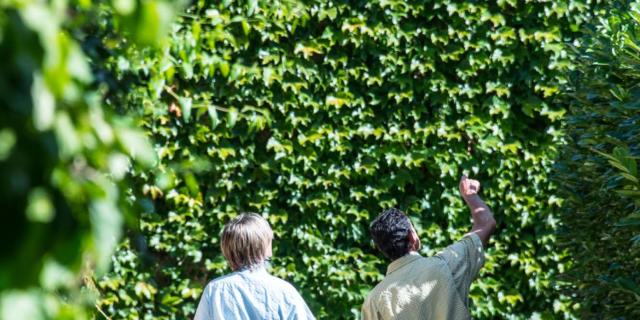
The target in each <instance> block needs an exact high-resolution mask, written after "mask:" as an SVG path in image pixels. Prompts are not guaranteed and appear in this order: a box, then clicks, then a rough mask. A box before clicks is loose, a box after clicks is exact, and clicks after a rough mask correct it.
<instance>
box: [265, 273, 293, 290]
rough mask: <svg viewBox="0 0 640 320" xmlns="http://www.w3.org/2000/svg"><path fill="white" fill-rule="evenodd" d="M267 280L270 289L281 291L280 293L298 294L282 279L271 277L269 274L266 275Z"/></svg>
mask: <svg viewBox="0 0 640 320" xmlns="http://www.w3.org/2000/svg"><path fill="white" fill-rule="evenodd" d="M267 279H268V285H269V286H270V287H271V288H272V289H277V290H281V291H284V292H286V293H295V294H298V290H297V289H296V288H295V287H294V286H293V285H292V284H291V283H289V281H287V280H284V279H282V278H279V277H277V276H274V275H271V274H268V275H267Z"/></svg>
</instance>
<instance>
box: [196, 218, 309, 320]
mask: <svg viewBox="0 0 640 320" xmlns="http://www.w3.org/2000/svg"><path fill="white" fill-rule="evenodd" d="M272 241H273V231H272V230H271V227H270V226H269V223H268V222H267V220H265V219H264V218H262V217H261V216H259V215H257V214H255V213H242V214H240V215H239V216H237V217H236V218H234V219H232V220H231V221H230V222H229V223H227V224H226V225H225V227H224V230H223V231H222V241H221V244H220V246H221V248H222V254H223V255H224V257H225V259H226V260H227V262H228V263H229V265H230V266H231V269H232V270H233V273H231V274H228V275H225V276H222V277H219V278H217V279H214V280H213V281H211V282H209V284H207V286H206V287H205V289H204V291H203V293H202V296H201V298H200V303H199V304H198V309H197V310H196V315H195V318H194V320H213V319H300V320H306V319H314V316H313V314H312V313H311V311H310V310H309V307H308V306H307V304H306V303H305V302H304V300H303V299H302V297H301V296H300V294H299V293H298V291H297V290H296V289H295V288H294V287H293V286H292V285H291V284H289V283H288V282H286V281H284V280H282V279H280V278H277V277H274V276H272V275H270V274H269V273H268V272H267V261H268V260H269V259H270V258H271V254H272V252H271V243H272Z"/></svg>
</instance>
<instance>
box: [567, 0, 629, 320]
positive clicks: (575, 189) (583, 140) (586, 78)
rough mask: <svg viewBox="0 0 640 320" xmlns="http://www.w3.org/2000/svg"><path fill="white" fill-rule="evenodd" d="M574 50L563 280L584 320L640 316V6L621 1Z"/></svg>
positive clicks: (569, 112)
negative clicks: (566, 260) (567, 262)
mask: <svg viewBox="0 0 640 320" xmlns="http://www.w3.org/2000/svg"><path fill="white" fill-rule="evenodd" d="M579 44H580V45H579V46H577V47H575V48H574V50H573V55H574V56H575V70H574V71H573V72H572V74H571V77H570V78H569V80H570V81H569V82H568V84H567V87H566V88H567V92H568V95H567V98H568V102H569V106H570V107H569V109H568V116H567V118H566V125H565V128H564V130H565V132H566V137H567V145H566V146H564V147H563V151H562V154H561V157H560V159H559V161H558V163H557V165H556V169H555V174H554V178H555V179H556V181H558V184H559V185H561V186H562V188H561V191H562V193H561V194H562V197H563V198H565V199H566V201H565V203H564V206H563V210H562V216H561V217H562V221H563V224H562V228H561V229H560V233H559V242H558V244H559V250H563V251H565V252H567V253H568V254H569V255H571V257H572V261H571V264H570V265H569V268H568V270H567V271H566V272H565V273H564V274H563V275H562V279H563V280H564V281H565V283H564V284H563V288H564V289H565V290H567V292H568V294H571V296H573V297H574V302H575V304H576V306H577V307H579V312H578V315H579V316H580V317H581V318H585V319H586V318H598V319H600V318H605V319H636V318H638V317H640V271H639V269H638V266H639V265H640V183H639V179H640V175H639V174H638V159H639V156H640V103H639V101H640V89H638V86H637V84H638V81H640V72H639V71H638V65H640V3H638V2H637V1H635V2H632V3H631V4H628V3H626V2H621V1H615V2H614V6H613V7H612V9H611V10H609V11H608V12H607V14H604V15H601V16H600V18H599V19H598V20H596V21H595V22H594V23H593V24H589V28H587V29H586V30H585V35H584V37H583V38H582V39H581V41H580V42H579Z"/></svg>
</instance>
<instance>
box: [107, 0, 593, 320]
mask: <svg viewBox="0 0 640 320" xmlns="http://www.w3.org/2000/svg"><path fill="white" fill-rule="evenodd" d="M590 6H591V2H590V1H549V2H522V1H497V2H482V1H476V2H464V1H409V2H407V1H351V2H345V1H323V2H318V3H309V4H305V3H297V2H290V1H286V2H284V1H256V0H249V1H246V2H245V1H239V2H233V3H232V2H230V1H222V2H220V3H216V4H211V3H208V2H207V1H202V0H201V1H195V2H194V3H193V4H192V6H191V7H190V8H189V9H188V10H187V11H186V13H185V14H183V15H182V16H181V18H180V21H179V23H177V24H176V25H175V26H174V27H173V29H172V30H173V32H172V38H171V41H170V49H169V50H167V51H165V52H164V53H163V54H160V55H158V54H154V53H150V52H147V51H145V50H129V51H128V52H127V56H126V58H124V57H123V56H117V55H116V56H112V57H111V58H107V60H108V61H107V68H106V69H107V70H106V72H107V73H108V74H110V76H111V77H113V79H116V80H115V81H114V83H116V84H115V85H114V86H113V88H112V93H113V96H112V97H111V98H110V101H112V104H113V105H115V106H117V107H119V106H127V108H128V109H129V110H130V111H131V112H134V113H139V114H140V115H143V116H144V119H145V121H144V123H143V124H142V125H143V127H144V129H145V130H147V132H148V133H149V134H150V135H152V136H153V139H154V144H155V148H156V150H157V153H158V155H159V157H160V163H159V164H158V165H157V167H156V168H155V169H154V170H153V171H145V172H138V173H137V174H136V176H137V178H138V179H137V184H136V185H134V186H133V190H132V192H133V196H134V197H137V198H138V199H148V200H150V201H144V203H145V212H144V213H143V214H142V216H141V219H140V225H139V228H138V229H136V230H132V232H131V234H130V236H129V237H128V239H127V240H126V241H125V242H123V243H122V245H121V247H120V249H119V251H118V253H117V254H116V255H115V257H114V270H113V273H111V274H110V275H109V276H107V277H104V278H102V279H101V280H100V283H99V287H100V289H101V292H102V294H103V296H102V297H103V299H102V301H101V303H100V306H101V308H102V309H103V310H104V311H105V312H106V313H108V314H110V315H112V316H113V317H114V318H125V319H135V318H154V319H182V318H189V317H190V316H192V314H193V312H194V310H195V306H196V303H197V300H198V298H199V295H200V293H201V290H202V288H203V286H204V285H205V284H206V282H207V281H209V280H211V279H212V278H214V277H217V276H220V275H222V274H224V273H227V272H229V269H228V268H227V265H226V263H225V262H224V259H223V258H222V256H221V254H220V249H219V238H218V235H219V232H220V230H221V227H222V226H223V224H224V223H225V222H227V221H228V220H229V219H230V218H231V217H233V216H234V215H236V214H237V213H238V212H241V211H254V212H260V213H262V214H263V215H264V216H266V217H267V218H268V219H269V221H270V222H271V224H272V226H273V228H274V231H275V234H276V239H275V243H274V245H275V248H274V254H275V257H274V260H273V266H274V267H273V272H274V273H275V274H276V275H277V276H280V277H282V278H284V279H286V280H288V281H291V282H292V283H293V284H294V285H295V286H296V287H297V288H298V289H299V290H300V291H301V293H302V294H303V296H304V297H305V298H306V300H307V302H308V303H309V305H310V307H311V308H312V310H313V311H314V313H315V314H316V315H317V316H318V317H319V318H323V319H329V318H330V319H337V318H353V317H354V316H357V315H358V314H359V308H360V305H361V303H362V301H363V299H364V297H365V295H366V294H367V292H368V291H369V290H370V289H371V288H372V287H373V286H374V285H375V283H376V282H377V281H379V280H380V279H381V278H382V274H383V273H384V270H385V268H386V264H387V261H384V260H383V259H382V257H381V255H380V254H379V253H378V252H376V250H375V249H374V248H373V246H372V245H371V241H370V238H369V236H368V232H367V228H368V224H369V221H370V220H371V219H372V218H373V217H375V215H377V214H378V213H379V212H380V211H381V210H382V209H383V208H388V207H391V206H397V207H400V208H402V209H403V210H406V211H407V212H408V213H409V214H410V215H411V216H412V218H413V219H414V222H415V224H416V226H417V228H418V229H419V233H420V236H421V237H422V238H423V239H424V241H423V243H424V244H425V248H424V249H423V253H424V254H431V253H434V252H435V251H436V250H438V249H439V248H442V247H444V246H446V245H448V244H449V243H451V241H453V240H455V239H458V238H459V237H460V236H461V235H462V234H464V233H465V232H466V231H468V230H469V227H470V216H469V212H468V210H467V209H466V208H465V206H464V204H463V202H462V201H461V200H460V199H459V197H458V196H457V191H456V185H457V181H458V178H459V176H460V175H461V174H462V173H463V172H464V171H465V170H468V171H469V173H471V174H472V175H473V176H475V177H478V178H479V179H480V180H481V181H483V182H484V191H483V192H484V196H485V197H486V198H487V200H488V203H489V205H490V206H491V207H492V208H493V209H494V211H495V213H496V218H497V220H498V222H499V226H498V234H497V235H496V237H495V240H494V241H493V242H492V247H491V248H490V249H489V254H488V261H487V264H486V266H485V268H484V269H483V271H482V274H481V276H480V280H478V281H477V282H476V283H475V284H474V286H473V288H472V291H471V296H472V300H473V307H472V313H473V315H474V317H477V318H495V317H499V318H530V317H543V318H552V317H553V318H556V317H563V316H564V317H569V316H570V315H568V314H567V313H568V312H571V310H569V309H568V298H567V297H564V296H562V295H560V294H559V293H558V292H557V290H556V289H557V285H556V284H555V282H554V281H553V279H554V276H555V275H557V274H558V273H559V272H562V271H564V268H565V266H566V255H565V254H564V253H563V252H557V251H556V250H555V249H554V243H555V230H556V227H557V225H558V207H559V204H560V202H561V201H560V199H559V198H557V197H555V196H553V194H554V190H555V187H554V185H553V184H550V183H549V181H548V172H549V171H550V169H551V166H552V160H553V159H554V158H555V157H556V152H557V150H556V146H557V145H558V143H559V142H560V140H561V134H560V132H559V131H558V130H557V129H558V126H559V120H560V118H561V117H562V116H563V114H564V112H565V109H564V108H563V106H562V105H558V104H554V103H552V101H553V100H554V98H555V97H556V96H557V94H558V92H559V85H560V84H561V83H562V81H563V79H564V78H563V73H564V72H565V71H567V69H568V67H569V66H570V64H571V61H570V60H569V59H568V57H567V52H566V51H565V48H564V46H563V41H565V40H566V41H571V40H572V39H573V37H574V36H576V35H577V31H578V30H579V26H580V24H581V23H582V22H583V21H584V20H585V19H586V18H587V17H588V14H589V10H590ZM117 83H119V85H118V84H117Z"/></svg>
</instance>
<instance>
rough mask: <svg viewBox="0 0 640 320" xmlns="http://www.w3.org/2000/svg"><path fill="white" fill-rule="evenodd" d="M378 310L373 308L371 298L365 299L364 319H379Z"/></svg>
mask: <svg viewBox="0 0 640 320" xmlns="http://www.w3.org/2000/svg"><path fill="white" fill-rule="evenodd" d="M377 319H378V317H377V314H376V311H375V310H374V309H373V306H372V304H371V301H370V300H369V298H367V299H365V300H364V303H363V304H362V320H377Z"/></svg>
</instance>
